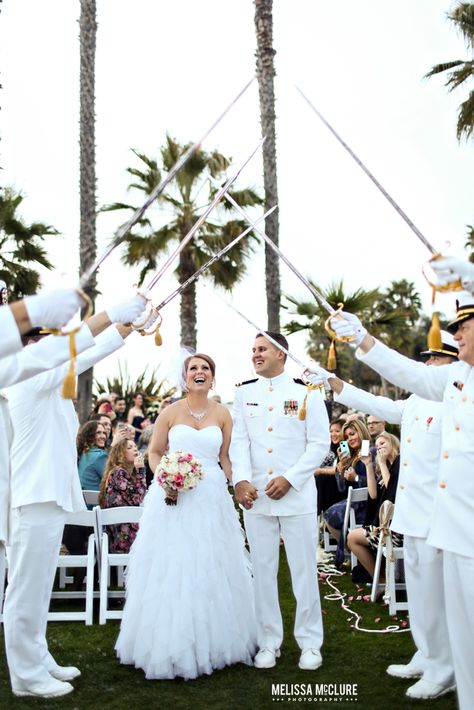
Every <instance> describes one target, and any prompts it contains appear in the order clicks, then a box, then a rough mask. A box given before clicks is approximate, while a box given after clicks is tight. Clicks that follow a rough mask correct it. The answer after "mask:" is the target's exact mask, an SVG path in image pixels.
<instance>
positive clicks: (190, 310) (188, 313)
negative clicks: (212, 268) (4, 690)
mask: <svg viewBox="0 0 474 710" xmlns="http://www.w3.org/2000/svg"><path fill="white" fill-rule="evenodd" d="M195 271H196V266H195V264H194V262H193V259H192V257H191V256H190V254H189V250H187V249H184V250H183V251H182V252H181V253H180V255H179V282H180V283H184V282H185V281H186V279H188V278H189V277H190V276H192V274H194V273H195ZM196 314H197V308H196V281H194V282H193V283H192V284H191V285H190V286H188V287H187V288H185V289H184V291H183V292H182V294H181V302H180V323H181V345H183V346H184V347H186V348H191V350H193V351H194V352H195V351H196V343H197V329H196Z"/></svg>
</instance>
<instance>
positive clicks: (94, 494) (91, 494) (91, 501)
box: [82, 491, 99, 505]
mask: <svg viewBox="0 0 474 710" xmlns="http://www.w3.org/2000/svg"><path fill="white" fill-rule="evenodd" d="M82 495H83V496H84V503H85V504H86V505H97V504H98V502H99V491H82Z"/></svg>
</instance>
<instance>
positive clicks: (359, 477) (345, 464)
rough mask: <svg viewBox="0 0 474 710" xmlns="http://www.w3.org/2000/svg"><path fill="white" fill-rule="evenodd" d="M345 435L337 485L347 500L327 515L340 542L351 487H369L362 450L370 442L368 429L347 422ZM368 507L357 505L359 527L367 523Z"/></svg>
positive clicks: (343, 430) (338, 463)
mask: <svg viewBox="0 0 474 710" xmlns="http://www.w3.org/2000/svg"><path fill="white" fill-rule="evenodd" d="M342 434H343V437H344V438H343V440H342V441H341V442H340V444H339V448H338V449H337V460H336V481H337V485H338V488H339V490H340V491H341V492H345V496H344V500H341V501H339V502H338V503H334V505H331V507H330V508H328V509H327V510H326V512H325V513H324V520H325V523H326V527H327V528H328V530H329V532H330V533H331V535H332V536H333V537H334V538H335V539H336V540H339V538H340V536H341V531H342V526H343V524H344V514H345V512H346V498H347V492H348V490H349V487H355V488H363V487H364V486H366V485H367V472H366V468H365V464H364V462H363V461H362V460H361V458H360V449H361V446H362V442H363V441H364V440H369V439H370V435H369V431H368V429H367V427H366V426H365V424H364V423H363V422H361V421H359V420H358V419H354V420H352V421H350V422H346V424H344V426H343V428H342ZM365 507H366V506H365V503H354V512H355V516H356V521H357V523H362V522H363V521H364V519H365Z"/></svg>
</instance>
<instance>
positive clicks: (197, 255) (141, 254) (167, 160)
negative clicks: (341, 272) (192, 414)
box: [102, 135, 262, 348]
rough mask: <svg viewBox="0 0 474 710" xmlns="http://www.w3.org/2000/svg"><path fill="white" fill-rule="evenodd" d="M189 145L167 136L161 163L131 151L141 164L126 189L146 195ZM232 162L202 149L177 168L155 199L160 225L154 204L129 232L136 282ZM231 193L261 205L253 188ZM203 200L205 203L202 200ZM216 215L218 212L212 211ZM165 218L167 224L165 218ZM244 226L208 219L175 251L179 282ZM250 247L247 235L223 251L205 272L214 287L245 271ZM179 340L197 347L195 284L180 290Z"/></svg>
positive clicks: (127, 259) (186, 226)
mask: <svg viewBox="0 0 474 710" xmlns="http://www.w3.org/2000/svg"><path fill="white" fill-rule="evenodd" d="M189 145H191V144H188V145H181V144H179V143H178V142H177V141H175V140H174V139H173V138H171V136H169V135H167V136H166V141H165V144H164V145H163V146H162V147H161V148H160V164H158V160H156V159H154V158H150V157H148V156H146V155H145V154H143V153H140V152H139V151H136V150H134V151H133V152H134V154H135V155H136V157H137V158H138V159H139V160H140V162H141V165H140V167H139V168H135V167H130V168H128V169H127V172H128V173H129V175H131V176H132V178H133V181H132V182H131V184H130V185H129V189H135V190H139V191H141V192H144V193H145V194H147V195H149V194H150V193H151V191H152V190H153V188H154V187H155V186H156V185H157V184H159V182H160V181H161V172H162V170H163V171H165V172H169V170H170V169H171V168H172V167H173V165H174V164H175V163H176V161H177V160H178V159H179V157H180V156H181V155H182V154H183V153H184V152H185V151H186V150H187V149H188V147H189ZM229 165H230V159H229V158H226V157H225V156H224V155H222V154H221V153H219V152H218V151H213V152H212V153H206V152H204V151H203V150H197V151H196V152H195V153H194V154H193V155H192V157H191V158H190V159H189V160H188V161H187V163H186V164H185V165H184V166H183V167H182V168H181V170H180V171H179V173H178V174H177V176H176V180H175V181H174V182H173V184H172V185H170V186H169V187H168V188H167V189H166V190H165V191H164V192H163V194H162V195H161V196H160V198H159V202H158V203H155V205H154V210H155V213H158V215H157V216H158V219H159V221H160V226H155V225H153V224H152V221H151V214H152V211H153V208H150V210H149V211H148V213H147V216H145V217H144V218H143V219H142V220H141V221H140V222H139V224H137V225H136V226H135V227H134V228H133V230H132V232H130V234H129V235H128V236H127V238H126V243H127V248H126V253H125V256H124V257H123V261H124V263H125V264H127V265H128V266H141V273H140V276H139V285H140V284H142V283H143V280H144V278H145V276H146V274H147V273H148V272H150V271H156V270H157V268H158V260H159V258H160V256H161V255H163V254H164V253H166V252H167V251H168V250H169V248H170V246H171V244H172V243H173V242H180V241H181V240H182V239H183V237H184V236H185V235H186V234H187V232H188V231H189V230H190V229H191V227H192V225H193V224H194V223H195V222H196V221H197V219H198V218H199V215H200V214H202V213H203V212H204V209H205V208H206V206H207V204H208V202H209V200H211V199H212V197H213V196H214V195H215V193H216V187H215V184H214V182H211V180H210V178H214V179H221V178H223V176H224V175H225V172H226V170H227V168H228V167H229ZM232 196H233V197H234V198H235V199H236V201H237V202H238V203H239V204H240V205H242V206H243V207H245V206H253V205H257V204H261V202H262V200H261V198H260V197H259V196H258V194H257V193H256V192H255V191H254V190H253V189H251V188H247V189H244V190H239V191H233V192H232ZM203 203H204V204H203ZM102 209H103V210H104V211H108V210H122V209H126V210H132V211H134V210H135V209H136V207H135V206H133V205H130V204H125V203H122V202H121V203H115V204H112V205H106V206H105V207H103V208H102ZM229 209H232V208H229V207H228V205H227V203H226V202H225V201H224V202H222V203H221V205H220V206H219V208H218V210H219V211H220V212H221V213H222V212H225V213H226V215H228V214H229ZM214 214H216V212H214ZM166 219H168V220H169V221H167V222H166V223H165V224H163V221H164V220H166ZM246 227H247V225H246V223H244V222H242V221H240V220H237V219H231V220H227V221H223V220H220V221H210V220H207V221H206V222H205V223H204V224H203V225H202V227H201V228H200V229H199V230H198V232H197V233H196V235H195V236H194V238H193V240H192V241H191V242H190V243H189V244H188V245H187V246H186V247H185V249H183V251H182V252H181V253H180V255H179V262H178V265H177V267H176V271H175V273H176V275H177V277H178V281H179V282H180V283H183V282H184V281H186V279H187V278H188V277H189V276H191V275H192V274H194V273H195V271H196V270H197V269H198V268H199V267H200V266H202V265H203V264H204V263H205V262H206V261H207V260H208V259H209V258H210V257H211V256H212V255H213V254H215V253H216V252H217V251H219V250H220V249H222V248H223V247H224V246H225V245H227V244H228V243H229V242H231V241H232V239H234V238H235V237H236V236H237V235H238V234H239V233H240V232H242V231H243V230H244V229H245V228H246ZM251 251H252V246H251V242H250V241H249V239H248V238H245V240H244V241H242V242H239V243H238V244H237V245H236V246H235V247H233V248H232V249H230V250H229V251H228V252H227V254H226V255H225V256H224V257H223V258H222V259H220V260H218V261H217V262H215V263H214V264H213V266H212V267H211V268H210V269H209V272H208V275H209V276H210V277H211V279H212V281H213V282H214V284H215V285H217V286H222V287H224V288H225V289H227V290H230V289H232V287H233V286H234V285H235V284H236V283H237V282H238V281H239V280H240V279H241V278H242V276H243V275H244V273H245V262H246V259H247V257H248V256H249V254H250V253H251ZM180 309H181V310H180V318H181V342H182V344H183V345H185V346H188V347H190V348H195V347H196V340H197V333H196V315H197V305H196V282H194V283H193V284H191V285H190V286H188V288H186V289H185V290H184V291H183V293H182V294H181V305H180Z"/></svg>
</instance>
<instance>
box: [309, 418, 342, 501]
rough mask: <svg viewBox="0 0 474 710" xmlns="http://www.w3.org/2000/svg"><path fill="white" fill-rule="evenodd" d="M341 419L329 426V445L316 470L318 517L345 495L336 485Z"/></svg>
mask: <svg viewBox="0 0 474 710" xmlns="http://www.w3.org/2000/svg"><path fill="white" fill-rule="evenodd" d="M343 426H344V422H343V421H342V419H335V420H334V421H332V422H331V424H330V426H329V436H330V437H331V445H330V449H329V452H328V455H327V456H326V458H325V459H324V460H323V462H322V464H321V466H320V467H319V468H317V469H316V471H315V474H314V475H315V476H316V488H317V490H318V515H319V514H320V513H322V512H323V511H325V510H327V509H328V508H329V507H330V506H331V505H333V503H337V502H338V501H340V500H342V499H343V498H345V493H344V492H343V491H340V490H339V488H338V486H337V483H336V477H335V474H336V458H337V449H338V447H339V444H340V442H341V440H342V437H343V434H342V428H343Z"/></svg>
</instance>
